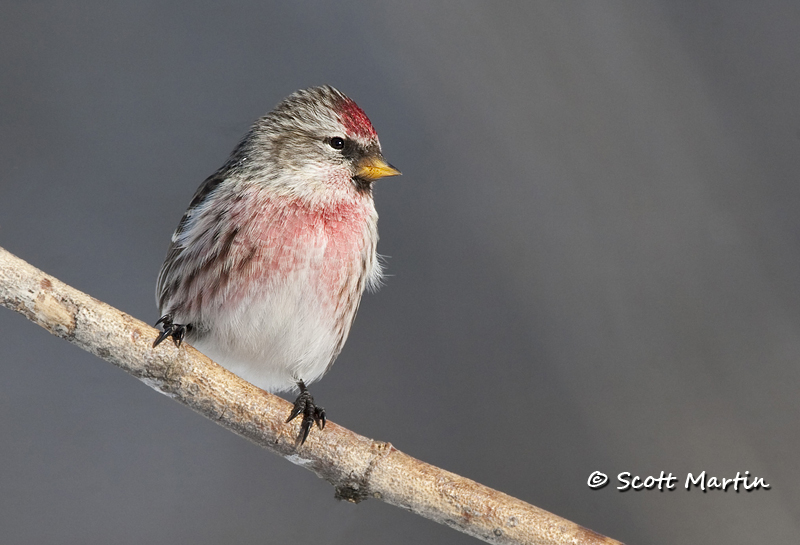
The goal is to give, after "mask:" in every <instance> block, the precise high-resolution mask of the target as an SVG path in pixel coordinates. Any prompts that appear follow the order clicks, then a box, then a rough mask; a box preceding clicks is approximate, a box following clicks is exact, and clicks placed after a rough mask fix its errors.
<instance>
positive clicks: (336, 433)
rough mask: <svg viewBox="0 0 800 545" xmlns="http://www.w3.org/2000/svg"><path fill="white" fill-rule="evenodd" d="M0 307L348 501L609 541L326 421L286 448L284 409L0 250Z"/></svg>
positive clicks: (535, 537) (499, 531)
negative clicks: (380, 502)
mask: <svg viewBox="0 0 800 545" xmlns="http://www.w3.org/2000/svg"><path fill="white" fill-rule="evenodd" d="M0 304H2V305H4V306H6V307H8V308H10V309H12V310H15V311H17V312H19V313H20V314H23V315H25V316H26V317H27V318H28V319H29V320H31V321H33V322H35V323H37V324H39V325H40V326H42V327H43V328H45V329H46V330H48V331H49V332H50V333H52V334H53V335H56V336H58V337H61V338H63V339H66V340H68V341H69V342H71V343H73V344H75V345H77V346H79V347H81V348H83V349H84V350H87V351H89V352H91V353H92V354H95V355H96V356H99V357H101V358H103V359H104V360H107V361H109V362H111V363H113V364H114V365H116V366H118V367H121V368H122V369H124V370H125V371H127V372H128V373H130V374H131V375H133V376H135V377H136V378H138V379H139V380H141V381H143V382H145V383H146V384H148V385H149V386H151V387H152V388H154V389H156V390H158V391H159V392H161V393H163V394H166V395H168V396H169V397H171V398H173V399H175V400H176V401H179V402H181V403H183V404H184V405H186V406H188V407H189V408H191V409H193V410H195V411H197V412H199V413H200V414H202V415H203V416H205V417H207V418H210V419H211V420H213V421H215V422H217V423H218V424H220V425H221V426H223V427H225V428H228V429H229V430H231V431H233V432H235V433H237V434H239V435H241V436H242V437H245V438H247V439H249V440H250V441H252V442H254V443H256V444H258V445H260V446H262V447H264V448H266V449H268V450H270V451H272V452H274V453H276V454H279V455H280V456H283V457H284V458H286V459H287V460H289V461H291V462H293V463H295V464H298V465H300V466H302V467H304V468H306V469H309V470H311V471H313V472H314V473H316V474H317V475H318V476H319V477H322V478H323V479H325V480H326V481H328V482H329V483H331V484H332V485H333V486H334V487H335V489H336V497H337V498H340V499H345V500H349V501H353V502H359V501H361V500H364V499H366V498H377V499H380V500H383V501H385V502H387V503H390V504H392V505H396V506H398V507H403V508H405V509H408V510H410V511H412V512H414V513H417V514H419V515H422V516H423V517H426V518H429V519H431V520H435V521H436V522H439V523H442V524H447V525H448V526H451V527H453V528H455V529H457V530H460V531H462V532H464V533H467V534H469V535H472V536H475V537H477V538H480V539H482V540H484V541H488V542H489V543H498V544H522V543H536V544H542V545H544V544H548V545H550V544H552V545H563V544H573V545H576V544H614V543H617V544H618V543H619V542H618V541H615V540H613V539H610V538H606V537H604V536H601V535H599V534H597V533H595V532H592V531H591V530H587V529H586V528H583V527H581V526H578V525H577V524H574V523H572V522H570V521H568V520H565V519H562V518H560V517H557V516H555V515H553V514H551V513H548V512H547V511H544V510H542V509H539V508H537V507H534V506H532V505H529V504H527V503H525V502H523V501H520V500H518V499H516V498H512V497H511V496H508V495H506V494H503V493H502V492H498V491H496V490H492V489H491V488H488V487H485V486H483V485H481V484H478V483H476V482H474V481H471V480H469V479H465V478H464V477H460V476H458V475H455V474H454V473H450V472H448V471H444V470H442V469H439V468H437V467H434V466H431V465H429V464H426V463H424V462H421V461H419V460H417V459H415V458H412V457H411V456H408V455H406V454H404V453H402V452H400V451H399V450H397V449H396V448H394V447H393V446H392V445H391V444H389V443H384V442H381V441H373V440H371V439H368V438H366V437H362V436H361V435H358V434H356V433H354V432H352V431H350V430H348V429H346V428H343V427H341V426H337V425H336V424H334V423H333V422H328V424H327V426H326V427H325V430H324V432H321V433H312V434H311V436H310V437H309V439H308V441H307V442H306V443H305V445H304V446H302V447H300V448H295V446H294V440H295V437H296V436H297V433H298V430H297V427H298V424H297V423H293V424H292V425H289V424H284V420H285V419H286V415H288V414H289V411H290V408H291V405H290V404H289V403H288V402H287V401H285V400H283V399H281V398H279V397H277V396H274V395H271V394H268V393H266V392H264V391H262V390H260V389H258V388H256V387H255V386H253V385H251V384H250V383H248V382H246V381H244V380H242V379H240V378H239V377H237V376H235V375H234V374H232V373H230V372H229V371H227V370H225V369H223V368H222V367H220V366H219V365H217V364H216V363H214V362H213V361H211V360H210V359H208V358H207V357H205V356H204V355H203V354H201V353H200V352H198V351H196V350H195V349H194V348H192V347H190V346H187V345H184V346H183V347H181V348H180V349H178V348H175V346H173V345H172V343H164V344H163V345H160V346H159V347H158V348H157V349H153V348H152V344H153V340H154V339H155V337H156V335H157V333H158V332H157V331H156V330H155V329H154V328H152V327H150V326H148V325H147V324H145V323H143V322H140V321H139V320H136V319H135V318H133V317H131V316H129V315H127V314H125V313H124V312H121V311H119V310H117V309H115V308H113V307H111V306H109V305H107V304H105V303H102V302H100V301H98V300H96V299H94V298H92V297H90V296H88V295H86V294H85V293H82V292H80V291H78V290H76V289H74V288H71V287H70V286H67V285H66V284H64V283H63V282H60V281H58V280H56V279H55V278H53V277H52V276H49V275H47V274H45V273H43V272H42V271H40V270H38V269H36V268H35V267H33V266H31V265H29V264H28V263H26V262H25V261H23V260H21V259H19V258H17V257H15V256H14V255H12V254H10V253H9V252H7V251H6V250H4V249H3V248H0Z"/></svg>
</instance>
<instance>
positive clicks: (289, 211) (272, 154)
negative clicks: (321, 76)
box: [153, 86, 400, 444]
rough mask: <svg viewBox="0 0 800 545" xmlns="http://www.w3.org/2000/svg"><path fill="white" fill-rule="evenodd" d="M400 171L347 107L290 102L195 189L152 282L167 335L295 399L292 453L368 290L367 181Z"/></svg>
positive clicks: (302, 94) (316, 412)
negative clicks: (317, 384)
mask: <svg viewBox="0 0 800 545" xmlns="http://www.w3.org/2000/svg"><path fill="white" fill-rule="evenodd" d="M398 174H400V172H399V171H398V170H397V169H395V168H394V167H393V166H391V165H390V164H389V163H387V162H386V161H385V160H384V159H383V155H382V154H381V145H380V143H379V142H378V135H377V133H376V132H375V129H374V128H373V127H372V124H371V123H370V121H369V119H368V118H367V116H366V115H365V114H364V112H363V111H362V110H361V108H359V107H358V106H357V105H356V103H355V102H353V101H352V100H351V99H349V98H348V97H347V96H345V95H344V94H342V93H341V92H339V91H337V90H336V89H334V88H333V87H328V86H323V87H314V88H311V89H307V90H304V91H297V92H295V93H294V94H292V95H290V96H289V97H287V98H286V99H284V100H283V102H281V103H280V104H278V106H276V108H275V109H274V110H273V111H272V112H270V113H268V114H267V115H266V116H264V117H262V118H261V119H259V120H258V121H257V122H256V123H255V124H254V125H253V127H252V128H251V130H250V132H249V133H248V134H247V135H246V136H245V137H244V139H243V140H242V141H241V143H239V145H238V146H237V147H236V149H234V151H233V153H232V154H231V156H230V158H229V159H228V161H227V162H226V163H225V165H224V166H223V167H222V168H220V169H219V170H218V171H217V172H216V173H214V174H213V175H212V176H210V177H209V178H208V179H207V180H206V181H205V182H203V183H202V185H201V186H200V188H199V189H198V190H197V192H196V193H195V195H194V197H193V198H192V201H191V203H190V204H189V209H188V210H187V211H186V213H185V214H184V215H183V218H182V219H181V221H180V223H179V224H178V228H177V229H176V230H175V233H174V234H173V235H172V243H171V244H170V246H169V250H168V252H167V257H166V260H165V261H164V265H163V266H162V267H161V272H160V273H159V275H158V286H157V288H156V300H157V303H158V307H159V309H160V311H161V313H162V316H161V319H160V320H158V322H157V323H156V326H158V325H161V326H162V329H163V331H162V332H161V334H160V335H159V336H158V337H157V338H156V340H155V342H154V343H153V346H154V347H155V346H157V345H158V344H159V343H160V342H161V341H163V340H164V339H166V338H167V337H172V339H173V341H174V342H175V344H176V345H178V346H180V343H181V341H182V340H183V339H184V338H185V339H186V340H187V341H189V342H191V343H192V345H194V346H195V347H196V348H197V349H198V350H200V351H201V352H203V353H204V354H206V355H207V356H209V357H210V358H211V359H213V360H214V361H216V362H218V363H219V364H220V365H223V366H224V367H226V368H227V369H229V370H231V371H232V372H234V373H236V374H237V375H239V376H241V377H242V378H244V379H245V380H248V381H249V382H251V383H252V384H254V385H256V386H258V387H260V388H263V389H264V390H267V391H270V392H280V391H287V390H294V389H297V388H299V390H300V395H299V396H298V397H297V400H296V401H295V404H294V408H293V410H292V411H291V413H290V415H289V418H288V420H287V422H289V421H290V420H292V419H293V418H295V417H296V416H297V415H299V414H302V415H303V420H302V424H301V428H300V434H299V436H298V444H302V443H303V442H305V440H306V438H307V437H308V433H309V431H310V429H311V427H312V425H313V424H314V423H315V422H316V424H317V426H318V427H319V428H320V429H322V428H323V427H324V426H325V411H324V410H323V409H322V408H321V407H317V406H316V405H315V404H314V399H313V397H311V395H310V394H309V393H308V389H307V388H306V385H307V384H309V383H311V382H314V381H315V380H318V379H319V378H320V377H322V375H324V374H325V372H326V371H327V370H328V369H329V368H330V367H331V365H332V364H333V362H334V360H335V359H336V356H337V355H338V354H339V352H340V351H341V349H342V346H343V344H344V342H345V340H346V339H347V335H348V333H349V331H350V326H351V325H352V323H353V319H354V318H355V315H356V311H357V310H358V305H359V303H360V301H361V294H362V293H363V291H364V289H365V287H376V286H377V284H378V283H379V281H380V277H381V267H380V263H379V262H378V258H377V254H376V253H375V248H376V245H377V243H378V229H377V221H378V215H377V213H376V211H375V205H374V203H373V200H372V182H374V181H375V180H377V179H378V178H383V177H385V176H395V175H398Z"/></svg>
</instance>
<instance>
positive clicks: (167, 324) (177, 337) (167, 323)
mask: <svg viewBox="0 0 800 545" xmlns="http://www.w3.org/2000/svg"><path fill="white" fill-rule="evenodd" d="M159 325H161V328H162V331H161V333H159V334H158V337H156V340H155V341H153V348H155V347H156V346H158V345H159V344H161V342H162V341H163V340H164V339H166V338H167V337H172V342H174V343H175V346H177V347H179V348H180V346H181V342H183V337H184V335H186V329H187V327H188V326H186V325H184V324H173V323H172V315H171V314H165V315H164V316H162V317H161V318H159V319H158V321H157V322H156V323H155V326H154V327H158V326H159Z"/></svg>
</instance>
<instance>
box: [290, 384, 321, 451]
mask: <svg viewBox="0 0 800 545" xmlns="http://www.w3.org/2000/svg"><path fill="white" fill-rule="evenodd" d="M297 386H298V387H299V388H300V395H299V396H297V399H296V400H295V402H294V408H293V409H292V412H291V413H289V418H287V419H286V422H287V423H289V422H291V421H292V420H294V419H295V417H297V416H298V415H299V414H300V413H302V414H303V421H302V423H301V424H300V434H299V435H298V436H297V440H296V441H295V447H299V446H300V445H302V444H303V443H305V442H306V439H307V438H308V434H309V433H310V432H311V426H312V425H313V424H314V423H316V424H317V427H318V428H319V429H320V430H322V429H324V428H325V422H326V420H325V409H323V408H322V407H318V406H316V405H315V404H314V398H313V397H312V396H311V394H310V393H309V392H308V388H306V384H305V383H304V382H303V381H302V380H299V381H297Z"/></svg>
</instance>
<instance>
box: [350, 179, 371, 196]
mask: <svg viewBox="0 0 800 545" xmlns="http://www.w3.org/2000/svg"><path fill="white" fill-rule="evenodd" d="M353 185H354V186H355V187H356V191H358V192H359V193H369V192H371V191H372V181H371V180H367V179H366V178H362V177H361V176H353Z"/></svg>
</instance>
